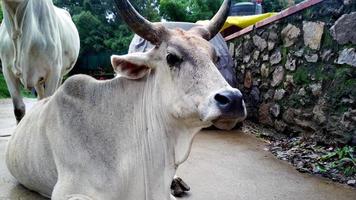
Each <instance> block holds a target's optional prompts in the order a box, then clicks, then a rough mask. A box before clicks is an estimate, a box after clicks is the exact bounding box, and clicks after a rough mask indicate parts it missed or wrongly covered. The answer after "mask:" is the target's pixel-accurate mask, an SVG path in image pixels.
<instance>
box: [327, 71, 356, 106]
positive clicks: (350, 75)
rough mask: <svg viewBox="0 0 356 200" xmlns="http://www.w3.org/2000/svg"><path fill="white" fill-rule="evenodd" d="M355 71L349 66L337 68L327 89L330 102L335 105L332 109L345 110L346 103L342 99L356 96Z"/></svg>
mask: <svg viewBox="0 0 356 200" xmlns="http://www.w3.org/2000/svg"><path fill="white" fill-rule="evenodd" d="M355 73H356V72H355V70H353V69H351V68H349V67H347V66H345V67H339V68H337V69H336V71H335V73H334V76H333V79H332V80H331V81H330V84H329V86H328V88H329V89H328V90H327V100H328V103H329V104H330V105H333V108H332V111H336V112H344V111H345V109H346V105H344V103H343V102H342V101H341V100H342V99H343V98H345V97H346V98H349V97H354V96H356V79H355V78H354V77H355V75H356V74H355Z"/></svg>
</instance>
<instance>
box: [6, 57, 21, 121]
mask: <svg viewBox="0 0 356 200" xmlns="http://www.w3.org/2000/svg"><path fill="white" fill-rule="evenodd" d="M2 69H3V73H4V77H5V81H6V84H7V88H8V90H9V92H10V95H11V99H12V103H13V105H14V114H15V117H16V121H17V123H19V122H20V121H21V119H22V118H23V116H24V115H25V112H26V107H25V104H24V102H23V99H22V96H21V94H20V80H19V79H18V78H17V77H16V76H15V75H14V74H13V73H12V71H10V69H9V68H7V67H6V66H5V62H4V67H3V68H2Z"/></svg>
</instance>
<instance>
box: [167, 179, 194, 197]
mask: <svg viewBox="0 0 356 200" xmlns="http://www.w3.org/2000/svg"><path fill="white" fill-rule="evenodd" d="M189 190H190V187H189V186H188V185H187V184H186V183H185V182H184V181H183V180H182V179H181V178H179V177H178V176H174V179H173V181H172V184H171V193H172V194H173V195H174V196H176V197H181V196H183V195H184V193H185V192H187V191H189Z"/></svg>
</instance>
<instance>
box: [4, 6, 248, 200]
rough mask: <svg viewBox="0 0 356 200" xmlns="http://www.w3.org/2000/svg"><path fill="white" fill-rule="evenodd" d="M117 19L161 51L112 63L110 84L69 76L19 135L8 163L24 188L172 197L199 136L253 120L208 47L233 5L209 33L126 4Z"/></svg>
mask: <svg viewBox="0 0 356 200" xmlns="http://www.w3.org/2000/svg"><path fill="white" fill-rule="evenodd" d="M115 2H116V5H117V7H118V8H119V13H120V15H121V16H122V18H123V19H124V21H126V23H128V25H129V26H130V27H131V28H132V29H133V30H134V31H135V32H136V33H137V34H139V35H140V36H141V37H143V38H145V39H146V40H149V41H151V42H152V43H154V44H155V45H156V46H155V47H154V48H153V49H152V50H150V51H148V52H145V53H132V54H128V55H123V56H112V58H111V59H112V60H111V61H112V65H113V67H114V70H115V71H116V72H117V73H118V74H119V75H120V76H118V77H117V78H114V79H112V80H108V81H97V80H95V79H93V78H91V77H89V76H84V75H78V76H74V77H71V78H69V79H68V80H67V81H66V82H65V83H64V84H63V85H62V86H61V87H60V88H59V89H58V90H57V92H55V94H54V95H53V96H51V97H49V98H47V99H44V100H42V101H40V102H38V103H37V104H36V105H35V106H34V108H33V109H32V110H31V112H30V113H28V114H27V115H26V116H25V117H24V118H23V120H22V121H21V122H20V123H19V125H18V127H17V128H16V130H15V132H14V134H13V136H12V138H11V140H10V141H9V144H8V149H7V154H6V161H7V166H8V168H9V170H10V172H11V173H12V175H13V176H14V177H15V178H16V179H17V180H18V181H19V182H20V183H21V184H23V185H24V186H25V187H27V188H29V189H31V190H34V191H37V192H39V193H41V194H42V195H45V196H48V197H51V198H52V199H53V200H67V199H70V200H87V199H94V200H143V199H145V200H169V199H175V198H174V197H173V196H172V195H170V185H171V182H172V179H173V177H174V174H175V172H176V168H177V166H178V165H179V164H181V163H182V162H184V161H185V160H186V159H187V157H188V155H189V152H190V149H191V145H192V141H193V138H194V135H195V134H196V133H197V132H198V131H199V130H200V129H201V128H203V127H208V126H210V125H212V124H215V125H218V126H219V125H221V126H224V127H232V126H234V125H235V124H236V122H237V121H240V120H243V119H244V118H245V116H246V109H245V105H244V102H243V99H242V95H241V93H240V91H239V90H237V89H234V88H232V87H230V86H229V84H228V83H227V82H226V81H225V80H224V78H223V77H222V76H221V74H220V73H219V71H218V70H217V68H216V67H215V65H214V62H216V60H217V58H216V57H217V56H216V52H215V50H214V48H213V47H212V46H211V45H210V44H209V42H208V41H207V40H209V39H210V38H211V37H213V36H214V35H215V34H216V33H217V32H218V31H219V29H220V27H221V26H222V25H223V23H224V21H225V19H226V16H227V13H228V10H229V5H230V3H231V1H230V0H225V1H224V3H223V6H222V7H221V8H220V10H219V11H218V13H217V14H216V15H215V17H214V18H213V19H212V21H211V24H209V25H208V26H206V27H204V26H199V27H195V28H193V29H191V30H189V31H183V30H180V29H175V30H170V29H166V28H164V26H162V25H160V24H159V23H158V24H153V23H151V22H149V21H147V20H145V19H144V18H143V17H141V16H140V15H139V14H138V13H137V12H136V11H135V10H134V9H133V7H132V6H131V4H130V3H128V2H127V1H126V0H116V1H115Z"/></svg>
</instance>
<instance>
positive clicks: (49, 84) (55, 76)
mask: <svg viewBox="0 0 356 200" xmlns="http://www.w3.org/2000/svg"><path fill="white" fill-rule="evenodd" d="M58 69H59V68H58V67H55V68H54V70H53V71H52V73H50V74H49V76H48V77H47V80H46V83H45V89H44V97H49V96H51V95H52V94H53V93H54V92H55V91H56V89H57V88H58V87H59V81H60V80H61V73H60V70H58Z"/></svg>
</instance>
